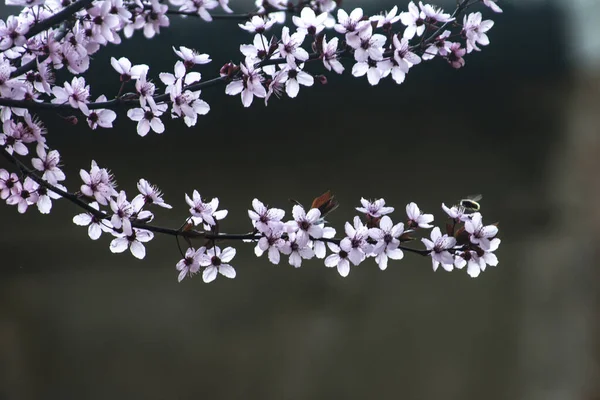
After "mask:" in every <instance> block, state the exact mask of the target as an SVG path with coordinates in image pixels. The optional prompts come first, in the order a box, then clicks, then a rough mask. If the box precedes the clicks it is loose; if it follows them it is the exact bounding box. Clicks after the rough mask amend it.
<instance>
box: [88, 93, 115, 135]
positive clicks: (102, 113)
mask: <svg viewBox="0 0 600 400" xmlns="http://www.w3.org/2000/svg"><path fill="white" fill-rule="evenodd" d="M105 101H106V96H104V95H102V96H100V97H98V99H97V100H96V102H97V103H101V102H105ZM84 114H85V115H86V117H87V118H86V119H87V122H88V125H89V126H90V128H92V129H94V130H95V129H96V128H98V127H99V126H100V127H102V128H112V127H113V121H114V120H115V119H116V118H117V113H115V112H114V111H113V110H106V109H96V110H89V109H88V111H87V112H85V111H84Z"/></svg>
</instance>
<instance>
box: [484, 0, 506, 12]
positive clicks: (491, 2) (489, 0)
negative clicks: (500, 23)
mask: <svg viewBox="0 0 600 400" xmlns="http://www.w3.org/2000/svg"><path fill="white" fill-rule="evenodd" d="M497 1H498V0H483V4H485V5H486V6H487V7H489V8H491V9H492V11H494V12H497V13H501V12H502V9H501V8H500V7H498V5H497V4H496V2H497Z"/></svg>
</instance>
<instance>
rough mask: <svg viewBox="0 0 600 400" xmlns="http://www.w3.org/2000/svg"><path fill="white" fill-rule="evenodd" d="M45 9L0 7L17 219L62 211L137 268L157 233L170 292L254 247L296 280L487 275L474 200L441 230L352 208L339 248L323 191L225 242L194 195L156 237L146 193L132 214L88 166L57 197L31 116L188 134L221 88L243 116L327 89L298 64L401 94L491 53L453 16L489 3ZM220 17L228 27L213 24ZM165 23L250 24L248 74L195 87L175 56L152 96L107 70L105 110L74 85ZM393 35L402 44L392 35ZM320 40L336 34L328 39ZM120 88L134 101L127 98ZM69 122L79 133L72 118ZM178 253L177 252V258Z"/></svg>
mask: <svg viewBox="0 0 600 400" xmlns="http://www.w3.org/2000/svg"><path fill="white" fill-rule="evenodd" d="M26 1H28V4H26ZM44 1H45V0H33V2H31V1H30V0H7V4H12V5H23V6H25V5H27V7H25V8H24V9H23V10H22V12H21V14H20V15H19V16H11V17H9V18H8V19H7V21H6V22H5V21H1V20H0V118H1V120H2V122H3V125H2V132H1V133H0V150H1V151H0V153H1V154H2V156H3V157H4V158H5V159H6V160H7V161H8V163H9V164H10V165H12V167H13V168H14V169H15V170H16V171H17V172H18V175H17V173H15V172H10V171H8V170H5V169H0V199H2V200H5V201H6V203H7V204H8V205H15V206H17V210H18V211H19V212H20V213H24V212H26V211H27V209H28V208H29V207H30V206H33V205H36V206H37V208H38V209H39V211H40V212H41V213H43V214H47V213H49V212H50V211H51V208H52V200H56V199H59V198H65V199H67V200H68V201H70V202H71V203H73V204H75V205H76V206H78V207H79V208H81V209H82V210H83V211H84V213H82V214H78V215H76V216H75V217H74V218H73V222H74V223H75V224H77V225H82V226H87V227H88V235H89V236H90V238H91V239H93V240H97V239H99V238H100V236H101V235H102V233H107V234H109V235H112V236H113V237H114V239H112V240H111V242H110V250H111V251H112V252H114V253H121V252H124V251H126V250H127V249H129V250H130V251H131V253H132V254H133V255H134V256H135V257H137V258H144V257H145V255H146V249H145V246H144V243H147V242H149V241H150V240H152V239H153V238H154V234H166V235H171V236H175V237H176V238H178V247H179V251H180V253H181V257H182V259H181V260H180V261H179V263H177V270H178V271H179V276H178V279H179V280H180V281H181V280H182V279H184V278H185V277H186V276H192V275H194V274H195V273H198V272H200V271H201V270H202V276H203V280H204V281H205V282H210V281H212V280H214V279H215V278H216V276H217V275H218V274H221V275H224V276H226V277H229V278H233V277H234V276H235V269H234V268H233V267H232V266H231V265H230V264H229V262H230V261H231V260H232V259H233V257H234V256H235V249H234V248H233V247H227V248H225V249H223V250H221V249H220V248H219V247H218V246H217V243H219V242H222V241H225V240H228V241H243V242H253V243H255V253H256V255H257V256H259V257H260V256H261V255H262V254H263V253H267V254H268V259H269V261H270V262H271V263H274V264H278V263H279V262H280V258H281V254H283V255H285V256H289V258H288V262H289V264H291V265H292V266H294V267H300V266H301V264H302V260H304V259H310V258H313V257H316V258H322V259H324V263H325V265H326V266H327V267H336V268H337V270H338V272H339V273H340V275H342V276H347V275H348V273H349V272H350V266H351V265H354V266H356V265H359V264H361V263H362V262H364V261H365V260H367V259H369V258H374V259H375V261H376V263H377V265H378V266H379V268H380V269H382V270H384V269H386V268H387V264H388V260H389V259H392V260H400V259H402V258H403V256H404V252H410V253H414V254H418V255H421V256H426V257H430V258H431V262H432V266H433V269H434V270H436V269H437V268H438V267H439V266H440V265H441V266H442V267H443V268H444V269H445V270H447V271H450V270H452V269H454V268H457V269H462V268H463V267H465V266H467V272H468V274H469V275H470V276H472V277H475V276H478V275H479V274H480V273H481V271H483V270H485V268H486V265H497V263H498V260H497V258H496V256H495V255H494V252H495V250H496V249H497V248H498V246H499V244H500V239H498V238H497V237H496V235H497V233H498V228H497V227H496V225H483V222H482V216H481V214H480V213H479V204H478V203H477V202H476V201H475V200H463V201H461V202H459V203H457V204H456V205H454V206H451V207H446V206H445V205H443V204H442V208H443V209H444V211H445V212H446V214H447V215H448V218H449V222H448V223H447V224H446V225H445V226H443V227H442V228H440V227H434V226H433V225H432V224H431V223H432V222H433V220H434V218H433V215H431V214H425V213H423V212H421V210H420V209H419V207H418V206H417V205H416V204H415V203H409V204H408V205H407V206H406V218H404V220H403V222H398V223H395V224H394V223H393V222H392V220H391V218H390V216H389V214H391V213H392V212H393V211H394V208H393V207H389V206H385V201H384V200H383V199H379V200H375V201H369V200H366V199H364V198H363V199H361V205H362V207H357V208H356V210H357V211H358V212H359V213H361V214H362V215H363V216H362V218H361V217H359V216H356V217H354V218H353V220H352V221H349V222H347V223H346V224H345V226H344V233H345V235H344V236H343V237H335V232H336V231H335V229H333V228H332V227H330V226H327V221H326V220H325V217H326V216H327V215H328V214H329V213H330V212H332V211H333V210H334V209H335V208H336V207H337V202H336V201H335V199H334V198H333V196H332V195H331V194H330V193H329V192H328V193H325V194H324V195H322V196H320V197H318V198H317V199H315V200H314V201H313V203H312V204H311V206H310V207H308V208H306V209H305V208H304V207H303V206H302V205H300V204H296V205H294V206H293V208H292V217H293V218H292V219H290V220H288V221H284V220H283V218H284V216H285V211H284V210H282V209H277V208H268V207H266V206H265V205H264V204H263V203H262V202H260V201H259V200H258V199H255V200H254V201H253V203H252V207H253V209H252V210H249V211H248V215H249V217H250V222H251V227H252V229H251V231H250V232H249V233H243V234H230V233H224V232H222V231H221V225H222V220H223V219H224V218H225V217H226V216H227V214H228V213H227V210H218V206H219V200H218V198H214V199H212V200H211V201H207V200H205V199H204V198H202V197H201V196H200V194H199V193H198V192H197V191H194V192H193V194H192V196H191V197H190V196H188V195H187V194H186V195H185V199H186V202H187V204H188V206H189V213H188V214H187V216H186V218H185V219H184V222H183V224H182V225H181V227H180V228H178V229H173V228H165V227H161V226H156V225H152V224H151V222H152V221H153V219H154V214H153V213H152V212H151V211H150V208H151V207H154V206H159V207H163V208H168V209H170V208H171V206H170V205H168V204H167V203H165V201H164V200H163V198H162V194H161V192H160V191H159V190H158V188H156V187H155V186H153V185H151V184H150V183H149V182H148V181H146V180H145V179H140V180H139V182H138V184H137V187H138V190H139V192H140V193H139V194H138V195H137V196H135V197H134V198H133V199H129V198H128V196H127V193H126V192H125V191H123V190H121V191H117V190H116V183H115V180H114V177H113V175H112V174H111V173H110V172H109V171H108V170H107V169H105V168H101V167H99V166H98V165H97V164H96V163H95V162H94V161H92V165H91V168H90V169H89V170H83V169H82V170H80V177H81V180H82V182H83V183H82V184H81V186H80V190H79V191H78V192H70V191H68V190H67V188H66V187H64V186H62V184H61V183H60V182H62V181H64V180H65V179H66V176H65V174H64V172H63V171H62V169H61V165H60V154H59V152H58V151H57V150H51V149H50V148H49V146H48V144H47V132H46V129H45V128H44V126H43V125H42V123H41V122H40V121H39V120H38V119H37V118H36V117H35V115H33V114H31V113H32V112H34V111H36V110H41V109H53V110H72V111H74V110H77V111H78V112H80V113H81V114H83V115H84V116H85V119H86V120H87V123H88V125H89V126H90V128H91V129H97V128H111V127H112V126H113V121H114V120H115V119H116V118H117V114H116V112H115V111H113V110H120V109H126V110H128V111H127V117H128V118H129V119H131V120H133V121H136V122H137V132H138V134H139V135H141V136H145V135H147V134H148V133H149V132H150V131H151V130H152V131H154V132H156V133H159V134H160V133H163V132H164V130H165V127H164V124H163V122H162V120H161V118H162V117H163V115H164V114H165V113H167V112H168V111H169V114H170V115H171V117H172V118H174V119H178V118H181V119H183V121H184V123H185V124H186V125H187V126H193V125H195V124H196V123H197V121H198V116H199V115H204V114H206V113H208V112H209V110H210V106H209V105H208V104H207V103H206V102H205V101H203V100H201V99H200V94H201V90H203V89H207V88H211V87H216V86H218V85H220V84H226V86H225V94H227V95H238V94H239V95H240V97H241V101H242V104H243V105H244V106H245V107H250V106H251V105H252V103H253V99H254V98H260V99H264V101H265V105H267V102H268V100H269V98H270V97H271V96H272V95H275V96H281V95H283V93H284V92H285V93H286V94H287V95H288V96H289V97H292V98H293V97H296V96H298V94H299V90H300V87H301V86H304V87H310V86H312V85H313V84H314V81H315V78H316V79H317V80H318V81H319V82H321V83H323V84H325V83H326V82H327V80H326V78H325V76H324V75H315V74H313V73H309V72H307V71H305V70H304V68H305V66H306V65H307V64H308V63H312V64H319V63H322V65H323V68H324V69H325V73H327V72H332V71H333V72H334V73H337V74H341V73H343V72H344V71H345V66H344V64H343V63H342V61H343V62H345V63H346V64H347V63H348V62H353V63H354V64H353V66H352V71H351V72H352V75H353V76H355V77H362V76H365V75H366V77H367V80H368V82H369V83H370V84H371V85H377V84H379V82H380V81H381V80H383V79H385V78H387V77H388V76H391V78H392V79H393V80H394V81H395V82H396V83H397V84H401V83H402V82H403V81H404V79H405V77H406V75H407V73H408V72H409V70H410V69H411V68H412V67H414V66H415V65H418V64H420V63H421V62H422V61H429V60H432V59H443V60H445V61H446V62H447V63H448V64H449V65H450V66H452V67H453V68H461V67H463V66H464V65H465V60H464V56H466V54H469V53H472V52H475V51H480V50H481V48H480V47H479V46H487V45H488V44H489V38H488V36H487V32H488V31H489V30H490V29H491V28H492V26H493V22H492V21H491V20H483V15H482V13H481V12H474V13H470V14H468V15H464V18H463V21H462V23H459V22H458V21H457V19H458V18H459V17H460V16H461V15H463V14H465V13H466V11H467V9H468V8H469V7H471V6H475V5H477V4H480V3H481V4H483V5H484V6H486V7H487V8H489V9H491V10H492V11H494V12H501V11H502V10H501V9H500V8H499V7H498V6H497V4H496V1H495V0H461V1H459V2H458V3H457V6H456V8H455V10H454V11H453V12H452V13H451V14H449V13H446V12H444V11H443V10H442V9H440V8H437V7H434V6H432V5H429V4H423V3H422V2H419V4H418V5H416V4H415V3H414V2H411V3H410V4H409V6H408V11H405V12H400V13H398V8H397V7H394V8H393V9H392V10H390V11H389V12H387V13H385V14H383V15H373V16H370V17H369V16H365V15H364V14H363V11H362V9H360V8H357V9H354V10H353V11H351V12H350V13H349V14H348V13H346V12H345V11H344V10H342V9H339V10H338V11H337V19H336V18H334V17H333V15H331V13H332V12H333V11H334V9H335V8H336V7H337V3H336V2H334V1H332V0H299V1H298V2H297V3H296V4H291V3H290V4H287V3H286V4H284V3H283V2H280V1H279V0H258V1H257V10H256V11H255V12H252V13H248V14H233V13H232V10H231V9H230V8H229V6H228V0H219V1H217V0H168V4H165V3H164V2H161V1H159V0H150V1H143V2H142V1H140V0H79V1H76V2H75V3H72V4H71V5H68V6H66V7H63V6H62V5H60V4H57V3H56V2H55V1H54V0H48V2H46V3H44ZM218 6H220V7H221V8H222V9H223V10H224V11H225V12H226V13H228V14H223V15H221V14H211V12H210V11H211V10H213V9H214V8H216V7H218ZM173 7H176V8H173ZM287 14H292V22H293V28H292V29H295V31H292V30H291V29H290V27H289V26H283V27H282V28H281V34H280V35H277V36H275V35H271V36H270V37H267V36H266V34H267V32H268V31H269V30H271V29H272V28H273V27H274V26H275V25H276V24H282V23H284V22H285V18H286V15H287ZM169 15H170V16H175V17H188V16H197V17H200V18H201V19H202V20H204V21H207V22H208V21H212V20H215V19H225V20H239V21H245V23H239V24H238V26H239V27H240V28H241V29H244V30H246V31H248V32H250V33H252V34H253V35H254V36H253V41H252V44H242V45H241V46H240V48H239V50H240V52H241V53H242V56H243V58H244V60H243V61H241V62H239V63H237V64H236V63H233V62H230V63H227V64H225V65H223V66H222V67H221V68H220V69H219V76H218V77H215V78H212V79H209V80H204V81H203V80H202V79H201V78H202V76H201V74H200V73H199V72H196V71H194V69H195V68H196V67H197V66H198V65H203V64H207V63H209V62H211V59H210V57H209V56H208V55H207V54H201V53H198V52H196V51H195V50H192V49H189V48H186V47H183V46H181V47H179V48H175V47H173V50H174V52H175V54H176V56H177V57H178V58H179V61H177V62H176V63H175V66H174V68H173V72H162V73H159V74H158V77H159V80H160V82H161V83H162V85H163V87H162V88H160V89H159V88H158V87H157V86H156V85H155V84H154V83H153V82H152V81H151V80H150V79H149V78H148V73H149V67H148V66H147V65H145V64H140V65H132V64H131V62H130V61H129V60H128V59H127V58H125V57H122V58H120V59H115V58H111V65H112V67H113V69H114V70H115V71H116V73H117V74H118V76H119V80H120V82H121V85H120V89H119V92H118V94H117V95H116V96H115V97H114V98H113V99H110V100H108V99H107V97H106V96H105V95H101V96H99V97H97V99H96V100H95V101H92V100H91V99H90V98H91V90H90V87H89V85H87V84H86V82H85V78H84V77H82V76H79V75H80V74H82V73H84V72H85V71H87V69H88V68H89V64H90V61H91V58H90V56H91V55H93V54H94V53H95V52H97V51H98V50H99V49H100V48H101V47H103V46H105V45H107V44H108V43H113V44H119V43H121V40H122V37H121V36H123V37H125V38H129V37H131V36H132V35H133V33H134V32H135V31H136V30H141V31H142V32H143V34H144V36H145V37H147V38H152V37H153V36H155V35H156V34H159V33H160V28H166V27H168V26H169V24H170V23H169V21H170V20H169V17H168V16H169ZM398 22H400V23H401V25H402V26H403V29H402V30H398V29H397V26H399V25H400V24H398ZM59 24H60V26H59V27H57V28H55V26H57V25H59ZM328 30H329V32H332V31H331V30H333V32H332V34H330V36H329V39H328V37H327V34H326V32H328ZM378 32H381V33H378ZM336 34H338V35H342V37H337V36H335V35H336ZM455 38H458V40H457V41H454V39H455ZM307 39H308V40H307ZM306 42H308V47H309V48H308V49H307V48H305V47H307V46H306ZM62 68H67V69H68V70H69V72H71V73H72V74H73V75H75V76H74V77H73V78H72V79H71V80H70V82H64V83H63V84H62V85H59V84H56V82H55V78H54V73H55V72H56V71H58V70H60V69H62ZM128 86H134V89H133V88H132V91H129V92H126V90H129V89H128V88H127V87H128ZM72 121H73V122H75V123H77V122H76V119H75V118H73V119H72ZM33 147H35V155H36V156H37V157H36V156H33V155H31V158H30V162H31V165H32V166H33V169H32V168H30V167H28V166H27V165H26V163H25V162H24V161H23V159H25V158H27V157H29V156H30V149H32V148H33ZM424 229H431V232H430V235H429V237H422V238H421V239H420V242H421V243H422V244H423V245H424V247H425V248H424V249H417V248H414V247H407V246H405V244H406V243H408V242H416V243H418V242H419V241H418V238H417V237H416V236H415V235H416V234H417V233H418V232H419V231H421V232H422V231H423V230H424ZM442 232H444V233H442ZM179 239H183V240H184V241H185V242H186V243H187V245H188V248H187V250H186V251H185V252H184V250H183V248H182V247H181V243H180V242H179ZM192 241H200V242H201V246H200V247H198V246H196V247H194V246H193V245H192ZM328 250H329V252H330V254H329V255H327V251H328Z"/></svg>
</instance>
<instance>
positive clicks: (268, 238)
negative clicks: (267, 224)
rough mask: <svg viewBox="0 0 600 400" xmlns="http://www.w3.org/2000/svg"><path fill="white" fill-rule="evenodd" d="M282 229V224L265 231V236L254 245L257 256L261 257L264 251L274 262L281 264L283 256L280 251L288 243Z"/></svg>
mask: <svg viewBox="0 0 600 400" xmlns="http://www.w3.org/2000/svg"><path fill="white" fill-rule="evenodd" d="M282 229H283V227H282V226H275V227H273V228H268V229H267V230H266V231H265V232H263V237H261V238H260V239H259V240H258V243H256V246H255V247H254V254H256V257H260V256H262V255H263V254H264V252H267V257H268V258H269V261H270V262H271V263H273V264H279V261H280V258H281V256H280V254H279V252H280V250H281V248H282V247H283V246H285V244H286V242H285V240H283V239H282V237H281V236H282V234H283V230H282Z"/></svg>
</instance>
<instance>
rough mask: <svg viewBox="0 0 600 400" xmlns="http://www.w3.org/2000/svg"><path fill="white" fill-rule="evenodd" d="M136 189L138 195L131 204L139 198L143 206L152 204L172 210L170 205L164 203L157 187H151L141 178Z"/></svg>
mask: <svg viewBox="0 0 600 400" xmlns="http://www.w3.org/2000/svg"><path fill="white" fill-rule="evenodd" d="M137 188H138V190H139V191H140V194H138V195H137V196H136V197H135V199H134V200H133V201H132V203H134V202H135V201H136V199H137V198H140V199H142V200H143V204H154V205H157V206H159V207H162V208H167V209H171V208H173V207H172V206H171V205H169V204H167V203H165V201H164V200H163V198H162V193H161V191H160V190H159V189H158V187H156V186H154V185H152V184H151V183H150V182H148V181H147V180H145V179H143V178H142V179H140V180H139V181H138V183H137Z"/></svg>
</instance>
